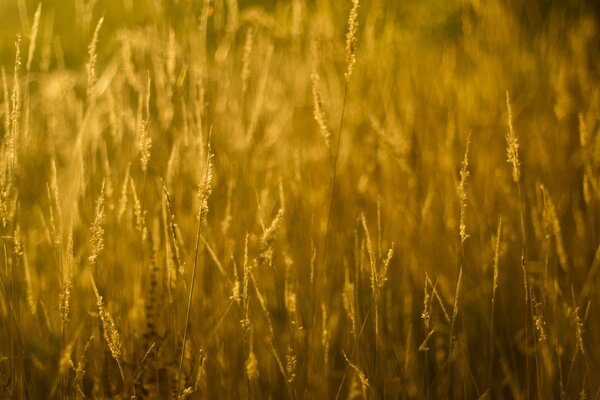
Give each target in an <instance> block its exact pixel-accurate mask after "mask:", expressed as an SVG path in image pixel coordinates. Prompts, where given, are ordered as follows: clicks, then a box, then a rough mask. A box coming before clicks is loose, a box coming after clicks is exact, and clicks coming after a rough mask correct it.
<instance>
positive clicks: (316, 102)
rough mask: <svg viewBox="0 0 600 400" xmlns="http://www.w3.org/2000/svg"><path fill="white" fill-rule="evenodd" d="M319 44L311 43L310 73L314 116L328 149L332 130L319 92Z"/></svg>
mask: <svg viewBox="0 0 600 400" xmlns="http://www.w3.org/2000/svg"><path fill="white" fill-rule="evenodd" d="M317 53H318V51H317V42H316V40H314V39H313V41H312V43H311V59H312V61H311V72H310V82H311V84H312V98H313V116H314V118H315V121H316V122H317V125H318V126H319V131H320V132H321V136H322V137H323V140H324V141H325V145H326V146H327V148H328V149H330V148H331V130H330V129H329V126H327V122H326V121H327V114H326V113H325V110H324V109H323V102H322V100H321V93H320V91H319V82H320V81H321V77H320V76H319V72H318V68H317Z"/></svg>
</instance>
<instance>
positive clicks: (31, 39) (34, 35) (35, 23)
mask: <svg viewBox="0 0 600 400" xmlns="http://www.w3.org/2000/svg"><path fill="white" fill-rule="evenodd" d="M41 15H42V3H38V6H37V9H36V10H35V15H34V16H33V25H32V26H31V34H30V36H29V53H28V54H27V64H26V67H25V69H26V70H27V71H30V70H31V62H32V61H33V54H34V52H35V42H36V39H37V34H38V29H39V27H40V16H41Z"/></svg>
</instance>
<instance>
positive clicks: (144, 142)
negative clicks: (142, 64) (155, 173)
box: [138, 71, 152, 173]
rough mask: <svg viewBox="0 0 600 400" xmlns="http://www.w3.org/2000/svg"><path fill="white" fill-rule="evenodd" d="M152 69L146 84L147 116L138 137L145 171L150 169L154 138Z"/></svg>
mask: <svg viewBox="0 0 600 400" xmlns="http://www.w3.org/2000/svg"><path fill="white" fill-rule="evenodd" d="M150 83H151V81H150V71H148V81H147V85H146V102H145V108H144V110H145V113H146V118H144V120H143V121H142V122H141V126H140V134H139V139H138V150H139V151H140V164H141V166H142V171H143V172H144V173H145V172H146V171H147V169H148V161H149V160H150V149H151V148H152V138H151V137H150V132H149V125H150Z"/></svg>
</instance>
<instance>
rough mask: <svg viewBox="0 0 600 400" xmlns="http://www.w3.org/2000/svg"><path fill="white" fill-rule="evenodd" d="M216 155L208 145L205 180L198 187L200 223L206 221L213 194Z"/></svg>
mask: <svg viewBox="0 0 600 400" xmlns="http://www.w3.org/2000/svg"><path fill="white" fill-rule="evenodd" d="M213 156H214V154H212V150H211V147H210V143H209V144H208V156H207V157H206V166H205V170H204V178H203V179H202V182H201V183H200V186H199V187H198V194H197V196H198V200H199V202H200V207H198V215H197V220H198V221H199V222H202V221H204V219H205V218H206V215H207V214H208V198H209V197H210V195H211V193H212V180H213V162H212V159H213Z"/></svg>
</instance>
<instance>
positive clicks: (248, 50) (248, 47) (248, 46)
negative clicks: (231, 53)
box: [240, 26, 254, 93]
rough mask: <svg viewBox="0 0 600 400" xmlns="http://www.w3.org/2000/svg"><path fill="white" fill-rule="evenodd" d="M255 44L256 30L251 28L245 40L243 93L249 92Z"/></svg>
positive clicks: (242, 76)
mask: <svg viewBox="0 0 600 400" xmlns="http://www.w3.org/2000/svg"><path fill="white" fill-rule="evenodd" d="M253 44H254V28H252V26H249V27H248V29H247V30H246V39H245V40H244V54H243V55H242V72H241V74H240V77H241V78H242V93H246V91H247V90H248V79H249V78H250V57H251V56H252V46H253Z"/></svg>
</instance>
